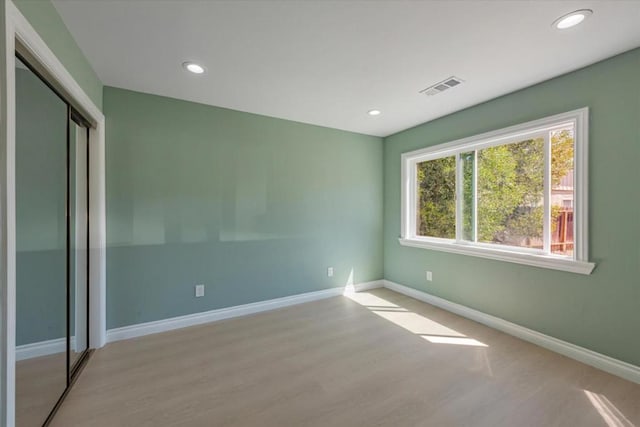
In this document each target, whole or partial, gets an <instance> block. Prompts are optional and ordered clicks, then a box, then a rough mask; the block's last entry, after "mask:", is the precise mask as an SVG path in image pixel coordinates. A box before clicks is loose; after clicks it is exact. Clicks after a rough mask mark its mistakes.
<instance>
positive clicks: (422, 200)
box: [416, 156, 456, 239]
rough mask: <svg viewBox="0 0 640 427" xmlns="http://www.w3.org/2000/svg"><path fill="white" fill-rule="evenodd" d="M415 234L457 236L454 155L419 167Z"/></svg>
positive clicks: (444, 236)
mask: <svg viewBox="0 0 640 427" xmlns="http://www.w3.org/2000/svg"><path fill="white" fill-rule="evenodd" d="M417 175H418V176H417V180H418V181H417V184H418V185H417V188H418V194H417V197H418V203H417V206H418V212H417V217H418V218H417V221H416V235H418V236H429V237H443V238H448V239H455V237H456V159H455V156H451V157H443V158H441V159H435V160H428V161H426V162H422V163H418V164H417Z"/></svg>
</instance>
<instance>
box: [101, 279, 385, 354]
mask: <svg viewBox="0 0 640 427" xmlns="http://www.w3.org/2000/svg"><path fill="white" fill-rule="evenodd" d="M383 285H384V282H383V281H382V280H379V281H375V282H367V283H360V284H357V285H353V289H355V290H360V289H373V288H376V287H377V288H379V287H382V286H383ZM344 292H347V289H346V288H343V287H339V288H331V289H324V290H321V291H315V292H307V293H304V294H298V295H292V296H288V297H283V298H276V299H271V300H267V301H260V302H254V303H251V304H243V305H236V306H234V307H227V308H221V309H218V310H211V311H205V312H202V313H195V314H187V315H185V316H178V317H172V318H170V319H163V320H157V321H154V322H147V323H140V324H137V325H131V326H124V327H121V328H115V329H109V330H108V331H107V342H114V341H120V340H126V339H129V338H135V337H141V336H144V335H149V334H155V333H159V332H166V331H171V330H173V329H179V328H186V327H188V326H195V325H201V324H203V323H210V322H215V321H218V320H223V319H230V318H233V317H239V316H246V315H248V314H254V313H260V312H263V311H268V310H274V309H277V308H282V307H288V306H291V305H295V304H302V303H305V302H310V301H317V300H320V299H324V298H330V297H334V296H338V295H342V294H343V293H344Z"/></svg>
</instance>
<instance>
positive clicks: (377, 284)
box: [354, 280, 384, 292]
mask: <svg viewBox="0 0 640 427" xmlns="http://www.w3.org/2000/svg"><path fill="white" fill-rule="evenodd" d="M377 288H384V280H374V281H373V282H363V283H357V284H355V285H354V290H355V291H356V292H364V291H370V290H371V289H377Z"/></svg>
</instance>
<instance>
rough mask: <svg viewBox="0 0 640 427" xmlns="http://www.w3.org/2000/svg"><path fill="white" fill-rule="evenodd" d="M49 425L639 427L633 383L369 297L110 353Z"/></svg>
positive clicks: (434, 311)
mask: <svg viewBox="0 0 640 427" xmlns="http://www.w3.org/2000/svg"><path fill="white" fill-rule="evenodd" d="M52 425H53V426H56V427H61V426H64V427H71V426H83V427H84V426H108V427H116V426H278V427H289V426H329V427H341V426H349V427H351V426H393V427H400V426H492V427H494V426H518V427H520V426H571V427H573V426H576V427H577V426H609V427H630V426H634V425H635V426H637V427H640V385H637V384H634V383H631V382H628V381H625V380H622V379H620V378H617V377H614V376H612V375H609V374H606V373H604V372H601V371H598V370H596V369H594V368H591V367H589V366H586V365H583V364H581V363H579V362H576V361H573V360H571V359H568V358H565V357H563V356H560V355H558V354H555V353H552V352H550V351H547V350H545V349H542V348H540V347H537V346H535V345H532V344H529V343H527V342H524V341H521V340H519V339H517V338H513V337H511V336H508V335H505V334H503V333H501V332H498V331H496V330H493V329H490V328H487V327H485V326H483V325H480V324H478V323H475V322H472V321H469V320H467V319H464V318H462V317H459V316H457V315H454V314H451V313H448V312H445V311H443V310H440V309H438V308H435V307H433V306H430V305H428V304H424V303H422V302H419V301H417V300H414V299H411V298H408V297H406V296H403V295H400V294H397V293H394V292H392V291H389V290H386V289H377V290H373V291H370V292H365V293H358V294H355V295H353V296H352V297H351V298H350V297H335V298H330V299H327V300H322V301H317V302H312V303H307V304H302V305H298V306H293V307H289V308H285V309H280V310H276V311H271V312H266V313H261V314H257V315H253V316H248V317H242V318H237V319H231V320H227V321H222V322H217V323H213V324H209V325H203V326H196V327H191V328H187V329H181V330H176V331H171V332H167V333H163V334H157V335H151V336H147V337H142V338H138V339H133V340H128V341H121V342H116V343H113V344H109V345H107V346H106V347H105V348H103V349H101V350H98V351H96V352H95V354H94V355H93V357H92V358H91V360H90V361H89V364H88V366H87V367H86V369H85V371H84V372H83V374H82V375H81V377H80V378H79V379H78V381H77V383H76V385H75V386H74V388H73V390H72V391H71V393H70V394H69V396H68V398H67V400H66V402H65V403H64V404H63V406H62V407H61V409H60V411H59V413H58V414H57V416H56V418H55V419H54V421H53V423H52Z"/></svg>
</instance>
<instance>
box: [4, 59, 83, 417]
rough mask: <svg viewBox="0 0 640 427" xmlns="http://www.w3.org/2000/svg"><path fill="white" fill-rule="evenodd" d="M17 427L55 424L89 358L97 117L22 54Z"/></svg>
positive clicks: (19, 65)
mask: <svg viewBox="0 0 640 427" xmlns="http://www.w3.org/2000/svg"><path fill="white" fill-rule="evenodd" d="M15 72H16V154H15V165H16V425H17V426H18V427H35V426H42V425H46V424H47V423H48V421H49V420H50V416H51V415H52V414H53V413H54V412H55V409H57V407H58V405H59V403H60V402H61V400H62V398H63V396H64V395H65V393H66V392H67V390H68V389H69V387H70V385H71V384H72V382H73V379H74V375H75V374H76V373H77V372H78V370H79V367H80V366H81V365H82V363H83V361H84V360H85V359H86V355H87V354H88V344H89V340H88V319H89V316H88V292H89V288H88V274H89V265H88V251H87V248H88V235H89V234H88V233H89V215H88V213H89V212H88V202H89V191H88V162H87V160H88V153H89V151H88V150H89V140H88V135H89V129H88V123H87V122H86V121H85V120H84V119H83V118H82V116H80V114H78V113H77V112H76V111H75V110H74V109H73V108H72V107H71V106H70V105H69V103H68V102H66V100H65V99H64V98H62V97H61V96H60V95H59V94H58V93H57V92H56V91H55V90H54V89H53V88H52V86H50V85H49V84H48V83H47V82H46V81H45V80H44V79H43V78H41V76H40V75H39V74H38V73H37V72H36V71H35V69H33V68H31V67H30V66H29V65H28V64H27V63H26V61H24V60H21V59H20V58H16V70H15Z"/></svg>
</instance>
